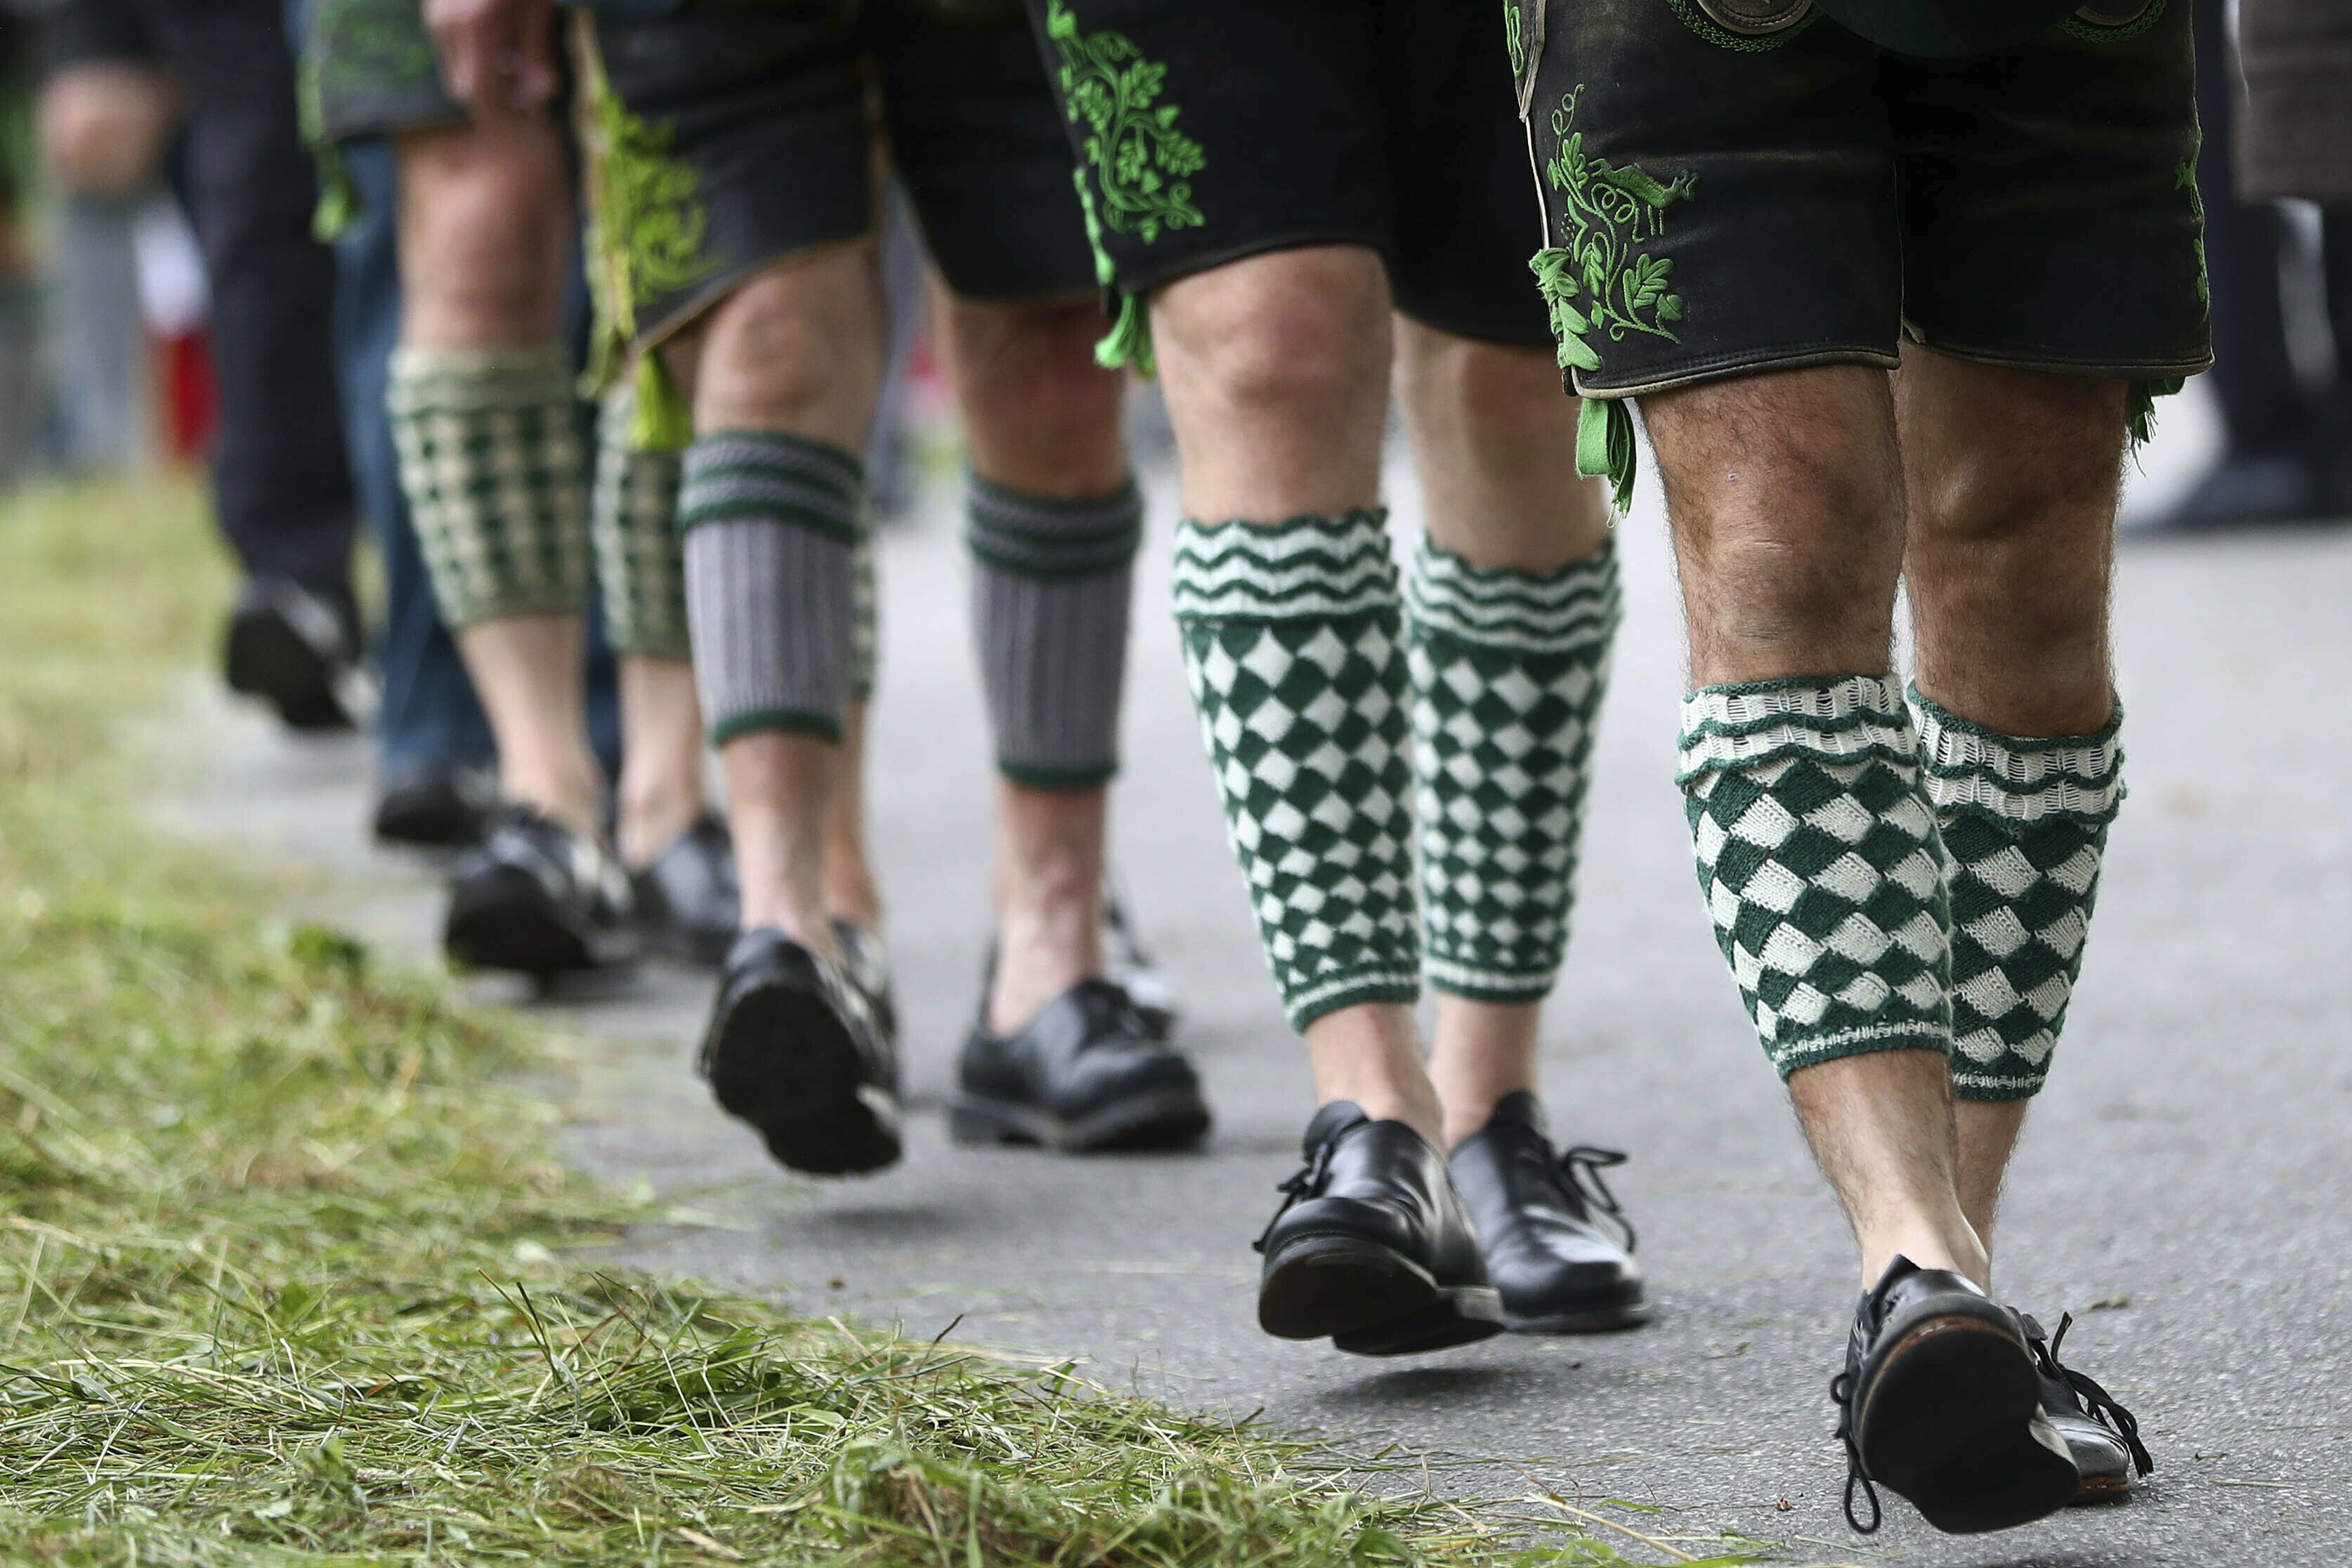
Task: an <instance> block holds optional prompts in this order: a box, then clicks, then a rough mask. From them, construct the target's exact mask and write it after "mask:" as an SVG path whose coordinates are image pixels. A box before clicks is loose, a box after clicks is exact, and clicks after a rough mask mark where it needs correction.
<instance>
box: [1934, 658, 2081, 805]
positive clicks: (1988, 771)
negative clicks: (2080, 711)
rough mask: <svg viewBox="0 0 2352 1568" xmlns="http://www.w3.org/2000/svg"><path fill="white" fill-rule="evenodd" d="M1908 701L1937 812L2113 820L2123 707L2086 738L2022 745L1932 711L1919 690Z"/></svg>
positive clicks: (2057, 738)
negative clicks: (1917, 727) (1914, 716)
mask: <svg viewBox="0 0 2352 1568" xmlns="http://www.w3.org/2000/svg"><path fill="white" fill-rule="evenodd" d="M1909 695H1910V700H1911V710H1912V711H1913V713H1914V714H1916V716H1917V719H1918V725H1919V747H1920V755H1921V756H1922V758H1923V759H1924V760H1925V762H1926V764H1927V798H1928V799H1929V800H1931V801H1933V802H1935V805H1936V810H1937V813H1938V814H1940V815H1945V816H1950V815H1954V814H1957V813H1959V812H1974V813H1977V814H1979V815H1980V816H1991V817H1998V818H2000V819H2001V820H2003V821H2007V822H2040V821H2042V820H2043V819H2045V818H2048V817H2053V816H2071V817H2073V818H2074V819H2076V820H2077V821H2081V822H2101V823H2104V822H2113V821H2114V820H2115V818H2116V811H2117V810H2119V809H2120V808H2121V806H2122V805H2123V799H2124V794H2125V790H2124V782H2123V763H2124V749H2123V741H2122V739H2121V737H2122V733H2123V722H2124V710H2123V706H2122V704H2120V703H2118V704H2116V710H2115V715H2114V717H2112V718H2110V719H2109V720H2108V721H2107V722H2106V723H2105V726H2104V727H2102V728H2100V729H2098V730H2096V731H2093V732H2092V733H2090V734H2087V735H2057V736H2053V737H2051V738H2049V739H2046V740H2021V739H2019V738H2017V737H2015V736H2012V735H2004V734H2001V733H2000V731H1996V730H1990V729H1987V728H1986V727H1985V726H1983V725H1981V724H1977V723H1972V722H1970V721H1969V720H1966V719H1963V718H1961V717H1959V716H1958V714H1955V713H1951V712H1948V711H1947V710H1944V709H1942V708H1939V707H1937V705H1936V704H1935V703H1933V702H1931V701H1929V700H1927V698H1925V697H1923V696H1921V695H1920V693H1919V689H1918V688H1917V687H1916V686H1914V687H1912V688H1911V689H1910V694H1909Z"/></svg>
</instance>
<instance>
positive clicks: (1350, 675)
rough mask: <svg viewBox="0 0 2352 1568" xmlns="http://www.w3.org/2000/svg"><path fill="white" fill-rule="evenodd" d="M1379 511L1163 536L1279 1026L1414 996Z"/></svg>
mask: <svg viewBox="0 0 2352 1568" xmlns="http://www.w3.org/2000/svg"><path fill="white" fill-rule="evenodd" d="M1383 520H1384V514H1383V513H1382V512H1380V511H1375V510H1358V511H1350V512H1349V513H1347V514H1346V515H1344V516H1341V517H1297V518H1293V519H1292V520H1290V521H1288V522H1285V523H1280V524H1275V525H1270V526H1265V527H1260V526H1258V525H1257V524H1255V523H1247V522H1228V523H1223V524H1219V525H1215V526H1204V525H1202V524H1201V523H1198V522H1194V521H1189V520H1188V521H1184V522H1182V523H1181V524H1179V525H1178V527H1177V530H1176V575H1175V607H1176V626H1177V629H1178V631H1179V632H1180V633H1181V636H1182V639H1183V645H1184V673H1185V678H1186V679H1187V680H1188V681H1189V682H1190V683H1191V685H1192V705H1193V708H1194V709H1195V710H1196V711H1197V712H1198V713H1199V715H1200V719H1201V735H1202V740H1203V741H1204V742H1206V744H1207V746H1208V749H1209V758H1210V761H1211V763H1213V765H1214V767H1215V770H1216V775H1217V788H1218V790H1219V792H1220V793H1221V794H1222V795H1223V797H1224V803H1225V828H1226V836H1227V838H1228V840H1229V841H1230V842H1231V844H1232V845H1233V849H1234V858H1235V859H1237V860H1238V861H1239V862H1240V863H1241V868H1242V873H1243V875H1244V878H1245V879H1247V881H1248V883H1249V890H1250V902H1251V906H1252V908H1253V909H1254V910H1255V912H1256V915H1257V927H1258V936H1259V939H1260V941H1261V942H1263V943H1264V944H1265V954H1266V961H1267V963H1269V964H1271V965H1272V967H1273V970H1274V979H1275V985H1276V989H1277V990H1279V991H1280V992H1281V994H1282V1002H1283V1006H1284V1008H1285V1010H1286V1012H1287V1013H1288V1014H1289V1016H1290V1022H1291V1026H1292V1027H1294V1028H1298V1029H1304V1028H1305V1027H1306V1026H1307V1025H1308V1024H1309V1023H1312V1022H1313V1021H1314V1020H1315V1019H1317V1018H1319V1017H1321V1016H1323V1015H1324V1014H1326V1013H1329V1012H1332V1011H1335V1010H1336V1009H1339V1008H1341V1007H1349V1006H1353V1005H1357V1004H1359V1003H1365V1002H1408V1003H1409V1002H1411V1001H1412V1000H1413V999H1414V997H1415V996H1416V995H1417V994H1419V990H1420V979H1419V975H1420V967H1421V966H1420V954H1419V952H1418V948H1419V942H1418V940H1417V935H1416V932H1415V931H1414V920H1413V902H1412V858H1411V854H1410V851H1409V849H1408V847H1407V834H1408V832H1409V831H1410V815H1409V814H1410V803H1409V801H1408V799H1407V793H1408V791H1409V790H1410V788H1411V786H1412V764H1411V761H1410V759H1409V757H1408V754H1407V750H1406V748H1407V745H1408V743H1409V737H1408V735H1407V731H1406V724H1405V700H1406V697H1405V668H1404V645H1403V637H1402V627H1401V626H1399V624H1398V623H1399V616H1398V606H1397V583H1396V564H1395V563H1394V562H1393V561H1391V559H1390V556H1389V543H1388V535H1387V532H1386V531H1385V530H1384V528H1383V526H1382V523H1383Z"/></svg>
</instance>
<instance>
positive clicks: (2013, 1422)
mask: <svg viewBox="0 0 2352 1568" xmlns="http://www.w3.org/2000/svg"><path fill="white" fill-rule="evenodd" d="M1907 1338H1908V1343H1907V1344H1906V1346H1905V1347H1903V1348H1902V1349H1901V1350H1899V1351H1898V1352H1896V1359H1895V1360H1894V1361H1892V1362H1890V1363H1889V1364H1888V1366H1887V1368H1886V1371H1885V1373H1882V1374H1881V1379H1880V1383H1879V1386H1878V1389H1877V1391H1876V1393H1875V1394H1874V1396H1873V1398H1872V1404H1871V1408H1870V1409H1869V1410H1866V1411H1864V1412H1863V1414H1862V1422H1863V1427H1862V1435H1863V1458H1864V1462H1865V1463H1866V1464H1868V1465H1869V1466H1870V1470H1871V1475H1872V1477H1873V1479H1876V1480H1877V1481H1879V1482H1880V1483H1881V1484H1882V1485H1884V1486H1885V1487H1886V1488H1887V1489H1889V1490H1891V1491H1894V1492H1895V1493H1896V1494H1898V1495H1900V1496H1901V1497H1903V1498H1905V1499H1906V1500H1909V1502H1910V1503H1911V1506H1912V1507H1914V1508H1916V1509H1917V1510H1919V1514H1920V1517H1921V1518H1923V1519H1925V1520H1926V1521H1927V1522H1928V1523H1929V1524H1931V1525H1933V1526H1934V1527H1935V1528H1937V1530H1940V1531H1944V1532H1945V1533H1947V1534H1950V1535H1974V1534H1979V1533H1981V1532H1983V1531H1993V1530H2008V1529H2011V1528H2013V1527H2015V1526H2017V1525H2021V1524H2029V1523H2031V1522H2032V1521H2034V1520H2037V1519H2042V1518H2044V1517H2046V1516H2047V1515H2049V1514H2053V1513H2055V1512H2057V1511H2058V1510H2060V1509H2062V1508H2063V1507H2065V1506H2066V1504H2067V1503H2069V1502H2070V1501H2072V1500H2074V1492H2075V1488H2076V1484H2077V1481H2076V1477H2075V1473H2074V1460H2073V1459H2072V1458H2068V1457H2067V1456H2066V1455H2065V1453H2064V1452H2063V1443H2061V1445H2060V1450H2059V1451H2053V1450H2052V1449H2051V1448H2050V1447H2046V1446H2045V1445H2044V1444H2043V1443H2042V1442H2041V1441H2040V1440H2039V1438H2038V1437H2037V1436H2035V1434H2034V1432H2033V1426H2034V1425H2035V1422H2036V1417H2037V1415H2039V1412H2040V1409H2041V1384H2040V1382H2039V1380H2038V1379H2037V1378H2036V1376H2035V1374H2034V1371H2033V1364H2032V1362H2031V1361H2030V1360H2029V1359H2027V1356H2026V1354H2025V1352H2024V1349H2023V1347H2022V1346H2021V1345H2018V1344H2017V1343H2016V1342H2014V1341H2012V1340H2011V1339H2010V1338H2009V1336H2008V1335H2006V1334H2004V1333H2001V1332H2000V1331H1998V1330H1996V1329H1994V1328H1992V1327H1990V1325H1988V1324H1986V1323H1984V1322H1981V1321H1978V1320H1976V1319H1973V1318H1958V1319H1952V1320H1946V1321H1941V1322H1931V1323H1926V1324H1921V1325H1920V1326H1919V1327H1917V1328H1916V1329H1914V1330H1913V1331H1912V1332H1911V1334H1910V1336H1908V1337H1907ZM2053 1438H2054V1435H2053Z"/></svg>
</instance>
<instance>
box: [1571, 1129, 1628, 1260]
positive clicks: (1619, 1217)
mask: <svg viewBox="0 0 2352 1568" xmlns="http://www.w3.org/2000/svg"><path fill="white" fill-rule="evenodd" d="M1623 1163H1625V1156H1624V1155H1623V1154H1622V1153H1621V1152H1618V1151H1617V1150H1615V1149H1595V1148H1593V1147H1592V1146H1591V1144H1589V1143H1580V1144H1578V1145H1577V1146H1576V1147H1575V1148H1573V1149H1567V1150H1563V1151H1561V1152H1560V1156H1559V1178H1560V1180H1561V1181H1562V1182H1564V1183H1566V1184H1567V1185H1568V1192H1569V1195H1570V1197H1571V1198H1573V1199H1575V1200H1576V1202H1577V1203H1578V1204H1579V1205H1580V1206H1581V1207H1582V1208H1583V1209H1584V1211H1585V1212H1586V1213H1587V1214H1597V1215H1600V1216H1601V1218H1602V1219H1603V1220H1605V1221H1606V1222H1607V1223H1608V1225H1609V1226H1610V1227H1611V1228H1612V1229H1613V1230H1615V1231H1616V1232H1617V1236H1618V1239H1619V1240H1621V1241H1622V1242H1623V1244H1624V1247H1625V1250H1626V1251H1628V1252H1631V1251H1633V1239H1634V1238H1633V1221H1632V1220H1630V1219H1627V1218H1626V1217H1625V1210H1624V1207H1623V1205H1620V1204H1619V1203H1618V1201H1617V1194H1615V1193H1612V1192H1611V1191H1610V1190H1609V1184H1608V1183H1607V1182H1605V1181H1603V1180H1601V1172H1603V1171H1606V1170H1611V1169H1613V1168H1614V1167H1616V1166H1619V1165H1622V1164H1623Z"/></svg>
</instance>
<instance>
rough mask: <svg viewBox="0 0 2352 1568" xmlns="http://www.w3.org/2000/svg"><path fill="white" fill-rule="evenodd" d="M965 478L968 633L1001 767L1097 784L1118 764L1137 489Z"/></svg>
mask: <svg viewBox="0 0 2352 1568" xmlns="http://www.w3.org/2000/svg"><path fill="white" fill-rule="evenodd" d="M970 483H971V491H970V505H969V511H968V522H967V526H966V529H965V535H964V537H965V542H966V543H967V544H968V545H969V546H970V548H971V555H972V574H971V595H972V617H971V620H972V636H973V640H974V642H975V644H976V645H977V647H978V651H979V656H980V668H981V680H982V687H983V688H984V689H985V690H986V692H987V695H988V707H989V719H990V722H991V725H992V730H993V732H994V734H995V738H996V762H997V767H998V770H999V771H1000V772H1002V773H1003V774H1004V776H1005V777H1007V778H1009V779H1011V780H1013V782H1014V783H1016V784H1027V785H1030V786H1032V787H1035V788H1043V789H1092V788H1095V787H1097V786H1099V785H1100V784H1103V783H1104V782H1105V781H1106V780H1108V779H1109V778H1110V777H1111V776H1112V775H1113V774H1115V773H1118V717H1119V703H1120V699H1121V697H1122V695H1123V694H1124V691H1125V689H1126V684H1127V638H1128V620H1129V601H1130V600H1131V598H1132V597H1133V587H1134V570H1133V567H1134V561H1135V552H1136V550H1137V547H1138V545H1139V543H1140V542H1141V540H1142V537H1143V498H1142V496H1141V494H1140V493H1139V492H1138V491H1137V489H1136V488H1135V486H1134V485H1133V484H1132V483H1129V484H1124V485H1122V486H1120V487H1119V489H1118V490H1116V491H1114V492H1113V493H1111V494H1110V495H1108V496H1104V497H1101V498H1099V499H1097V500H1053V499H1049V498H1046V497H1043V496H1031V495H1024V494H1022V493H1021V492H1020V491H1017V490H1012V489H1005V488H1004V487H1003V486H1002V485H992V484H990V483H989V482H988V481H986V480H985V479H980V478H979V477H978V476H973V477H972V478H971V481H970Z"/></svg>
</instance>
